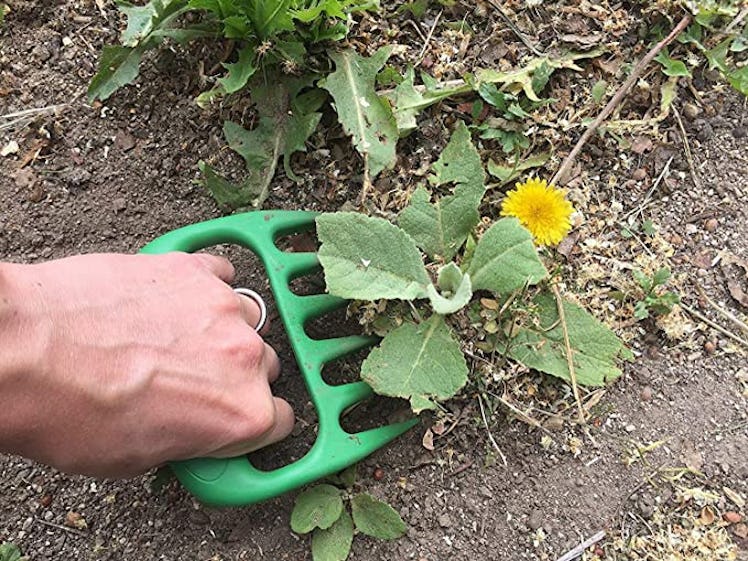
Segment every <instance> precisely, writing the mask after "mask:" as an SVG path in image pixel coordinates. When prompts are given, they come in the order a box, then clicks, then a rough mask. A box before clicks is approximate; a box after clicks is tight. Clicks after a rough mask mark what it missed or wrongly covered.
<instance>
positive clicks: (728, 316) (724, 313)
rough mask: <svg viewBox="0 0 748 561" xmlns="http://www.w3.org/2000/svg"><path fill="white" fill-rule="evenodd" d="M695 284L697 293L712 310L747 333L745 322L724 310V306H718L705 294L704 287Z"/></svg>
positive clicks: (747, 326)
mask: <svg viewBox="0 0 748 561" xmlns="http://www.w3.org/2000/svg"><path fill="white" fill-rule="evenodd" d="M695 286H696V290H698V291H699V295H700V296H701V297H702V298H703V299H704V300H706V301H707V303H708V304H709V305H710V306H711V307H712V308H714V311H715V312H717V313H718V314H719V315H721V316H722V317H723V318H725V319H727V320H729V321H731V322H732V323H734V324H735V325H736V326H738V327H739V328H740V329H742V330H743V331H745V332H746V333H748V325H746V323H745V322H744V321H741V320H740V319H738V318H737V317H735V316H734V315H732V314H731V313H730V312H728V311H727V310H725V309H724V308H721V307H720V306H719V305H718V304H717V303H716V302H715V301H714V300H712V299H711V298H710V297H709V295H708V294H707V293H706V292H705V291H704V289H703V288H701V287H700V286H699V285H698V284H697V285H695Z"/></svg>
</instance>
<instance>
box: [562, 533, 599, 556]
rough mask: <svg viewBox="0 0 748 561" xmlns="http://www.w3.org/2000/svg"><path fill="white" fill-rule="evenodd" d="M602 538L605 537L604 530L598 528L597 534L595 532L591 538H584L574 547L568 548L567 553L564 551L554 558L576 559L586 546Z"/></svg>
mask: <svg viewBox="0 0 748 561" xmlns="http://www.w3.org/2000/svg"><path fill="white" fill-rule="evenodd" d="M603 538H605V531H604V530H600V531H599V532H598V533H597V534H595V535H594V536H592V537H591V538H589V539H586V540H585V541H583V542H582V543H580V544H579V545H578V546H576V547H575V548H574V549H572V550H570V551H569V552H568V553H565V554H564V555H562V556H561V557H559V558H558V559H556V561H573V560H574V559H577V558H578V557H579V556H580V555H582V553H584V552H585V550H586V549H587V548H588V547H590V546H593V545H595V544H596V543H597V542H599V541H600V540H602V539H603Z"/></svg>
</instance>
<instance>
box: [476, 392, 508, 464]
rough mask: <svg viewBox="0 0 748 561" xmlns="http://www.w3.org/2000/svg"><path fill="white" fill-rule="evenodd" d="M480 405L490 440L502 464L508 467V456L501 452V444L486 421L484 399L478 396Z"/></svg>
mask: <svg viewBox="0 0 748 561" xmlns="http://www.w3.org/2000/svg"><path fill="white" fill-rule="evenodd" d="M478 405H479V406H480V416H481V417H482V418H483V425H484V426H485V427H486V432H487V433H488V440H490V441H491V444H492V445H493V447H494V450H496V453H497V454H498V455H499V457H500V458H501V463H503V464H504V467H506V466H507V465H509V464H507V461H506V456H505V455H504V453H503V452H502V451H501V448H499V444H498V443H497V442H496V439H495V438H494V437H493V434H491V428H490V427H489V426H488V419H486V411H485V409H483V398H482V397H481V396H480V394H479V395H478Z"/></svg>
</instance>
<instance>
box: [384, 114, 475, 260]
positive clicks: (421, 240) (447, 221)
mask: <svg viewBox="0 0 748 561" xmlns="http://www.w3.org/2000/svg"><path fill="white" fill-rule="evenodd" d="M433 170H434V175H433V176H431V177H430V178H429V181H430V182H431V183H432V184H433V185H435V186H436V187H439V186H441V185H444V184H446V183H455V184H456V187H455V190H454V194H453V195H449V196H446V197H442V198H440V199H438V200H437V201H436V202H434V203H433V204H432V203H431V202H430V198H431V197H430V195H429V193H428V191H427V190H426V189H425V188H423V187H419V188H418V189H416V191H415V192H414V193H413V195H412V197H411V200H410V204H409V205H408V207H407V208H405V209H404V210H403V212H401V213H400V216H399V218H398V224H399V225H400V227H401V228H402V229H403V230H405V231H406V232H407V233H408V234H410V235H411V236H412V237H413V239H414V240H415V241H416V244H418V247H420V248H421V249H422V250H423V251H424V252H425V253H426V254H427V255H428V256H429V257H431V258H432V259H434V258H436V256H439V257H440V258H442V259H443V260H445V261H448V260H450V259H452V257H454V255H455V254H456V253H457V252H458V251H459V250H460V247H462V244H463V243H465V240H466V239H467V236H468V234H469V233H470V231H471V230H472V229H473V228H474V227H475V226H476V224H478V221H479V220H480V216H479V215H478V207H479V205H480V201H481V199H482V198H483V195H484V193H485V191H486V187H485V185H484V182H485V172H484V171H483V165H482V163H481V159H480V154H478V151H477V150H476V148H475V146H473V144H472V142H471V141H470V131H469V130H468V128H467V127H466V126H465V124H464V123H462V122H460V123H459V124H458V126H457V128H456V129H455V132H454V134H453V135H452V138H451V139H450V141H449V144H447V146H446V148H444V151H443V152H442V154H441V156H440V157H439V160H438V161H437V162H436V163H435V164H434V166H433Z"/></svg>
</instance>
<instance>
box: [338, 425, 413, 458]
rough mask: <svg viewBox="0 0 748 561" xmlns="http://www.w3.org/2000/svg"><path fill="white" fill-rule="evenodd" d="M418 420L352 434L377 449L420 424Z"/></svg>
mask: <svg viewBox="0 0 748 561" xmlns="http://www.w3.org/2000/svg"><path fill="white" fill-rule="evenodd" d="M418 422H419V421H418V419H409V420H407V421H403V422H400V423H394V424H391V425H385V426H383V427H377V428H374V429H369V430H365V431H363V432H357V433H355V434H354V435H352V436H354V437H356V438H358V439H359V440H360V441H361V442H364V443H366V445H367V446H369V447H371V448H373V449H375V450H376V449H377V448H380V447H382V446H384V445H385V444H387V443H388V442H390V441H392V440H394V439H396V438H397V437H398V436H400V435H401V434H403V433H404V432H406V431H407V430H408V429H411V428H413V427H414V426H416V425H417V424H418Z"/></svg>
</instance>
